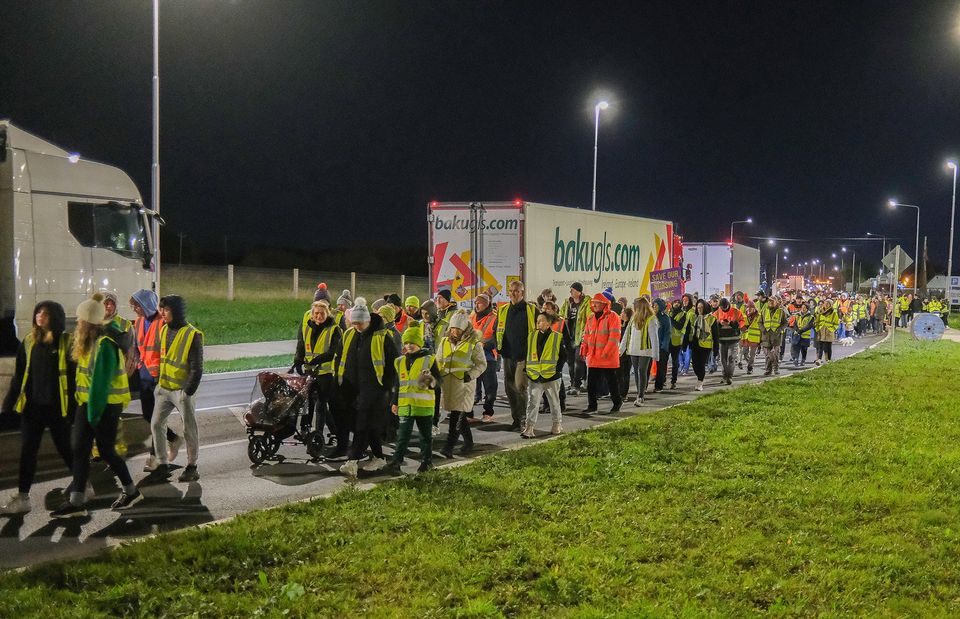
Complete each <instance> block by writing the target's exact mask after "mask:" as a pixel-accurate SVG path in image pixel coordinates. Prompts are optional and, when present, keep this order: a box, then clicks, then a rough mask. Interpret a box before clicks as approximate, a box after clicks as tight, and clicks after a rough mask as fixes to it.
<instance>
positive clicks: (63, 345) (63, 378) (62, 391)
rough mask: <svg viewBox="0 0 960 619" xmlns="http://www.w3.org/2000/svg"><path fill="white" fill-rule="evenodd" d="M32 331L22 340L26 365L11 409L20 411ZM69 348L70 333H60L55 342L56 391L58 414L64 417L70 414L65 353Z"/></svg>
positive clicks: (23, 399)
mask: <svg viewBox="0 0 960 619" xmlns="http://www.w3.org/2000/svg"><path fill="white" fill-rule="evenodd" d="M33 345H34V341H33V333H29V334H27V337H26V338H24V340H23V348H24V350H25V351H26V353H27V365H26V367H25V368H24V369H23V381H21V383H20V395H18V396H17V402H16V404H14V407H13V410H14V412H17V413H22V412H23V410H24V408H26V405H27V378H28V377H29V376H30V357H31V356H32V355H33ZM69 350H70V335H69V334H67V333H63V334H61V335H60V342H59V343H58V344H57V391H58V393H59V395H60V414H61V415H62V416H64V417H66V416H67V415H68V414H70V401H69V397H68V392H69V391H70V388H69V386H68V384H67V354H68V351H69Z"/></svg>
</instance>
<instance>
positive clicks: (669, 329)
mask: <svg viewBox="0 0 960 619" xmlns="http://www.w3.org/2000/svg"><path fill="white" fill-rule="evenodd" d="M653 306H654V309H655V311H656V317H657V321H658V325H659V333H657V342H658V343H659V344H660V358H659V359H658V360H657V377H656V379H654V381H653V390H654V392H657V391H663V387H664V385H666V384H667V362H668V361H669V360H670V348H671V345H670V340H671V337H672V335H673V322H672V321H671V320H670V314H669V312H668V311H667V302H666V301H664V300H663V299H654V300H653ZM674 365H676V364H674Z"/></svg>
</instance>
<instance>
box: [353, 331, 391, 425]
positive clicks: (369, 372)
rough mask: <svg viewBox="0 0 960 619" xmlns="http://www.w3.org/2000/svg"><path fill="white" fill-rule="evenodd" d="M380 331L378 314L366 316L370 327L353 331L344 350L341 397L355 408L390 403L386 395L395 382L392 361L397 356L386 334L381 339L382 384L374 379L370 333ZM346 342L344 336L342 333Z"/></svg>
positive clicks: (382, 407)
mask: <svg viewBox="0 0 960 619" xmlns="http://www.w3.org/2000/svg"><path fill="white" fill-rule="evenodd" d="M381 330H383V318H381V317H380V315H379V314H374V315H373V316H371V317H370V326H369V327H368V328H367V330H366V331H364V332H363V333H357V334H355V335H354V336H353V340H352V341H351V342H350V348H349V349H344V351H343V354H344V356H345V358H346V366H345V367H344V373H343V388H344V392H345V398H346V399H347V400H352V402H348V403H352V404H353V406H354V407H355V409H356V410H358V411H384V410H386V409H387V408H388V407H389V405H390V395H391V392H392V391H393V387H394V385H395V384H396V382H397V368H396V367H395V366H394V361H395V360H396V358H397V357H398V356H399V355H400V353H399V351H398V350H397V347H396V345H395V344H394V343H393V338H392V337H390V336H389V335H388V336H387V337H385V338H384V341H383V384H380V382H378V381H377V375H376V372H375V371H374V369H373V357H372V355H371V343H372V341H373V335H374V334H375V333H376V332H377V331H381ZM344 341H346V335H344Z"/></svg>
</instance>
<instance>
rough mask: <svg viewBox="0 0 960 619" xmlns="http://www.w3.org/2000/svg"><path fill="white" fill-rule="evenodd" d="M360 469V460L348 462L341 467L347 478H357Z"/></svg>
mask: <svg viewBox="0 0 960 619" xmlns="http://www.w3.org/2000/svg"><path fill="white" fill-rule="evenodd" d="M359 468H360V461H359V460H347V461H346V462H344V463H343V464H342V465H341V466H340V472H341V473H343V474H344V475H346V476H347V477H356V476H357V470H358V469H359Z"/></svg>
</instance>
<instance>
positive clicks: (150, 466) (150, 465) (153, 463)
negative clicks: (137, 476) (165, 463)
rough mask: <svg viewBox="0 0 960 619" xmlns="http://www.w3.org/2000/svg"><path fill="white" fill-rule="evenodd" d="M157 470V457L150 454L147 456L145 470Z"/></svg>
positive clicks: (150, 471) (146, 471)
mask: <svg viewBox="0 0 960 619" xmlns="http://www.w3.org/2000/svg"><path fill="white" fill-rule="evenodd" d="M156 470H157V457H156V456H150V457H149V458H147V461H146V462H145V463H144V464H143V472H144V473H152V472H153V471H156Z"/></svg>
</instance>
